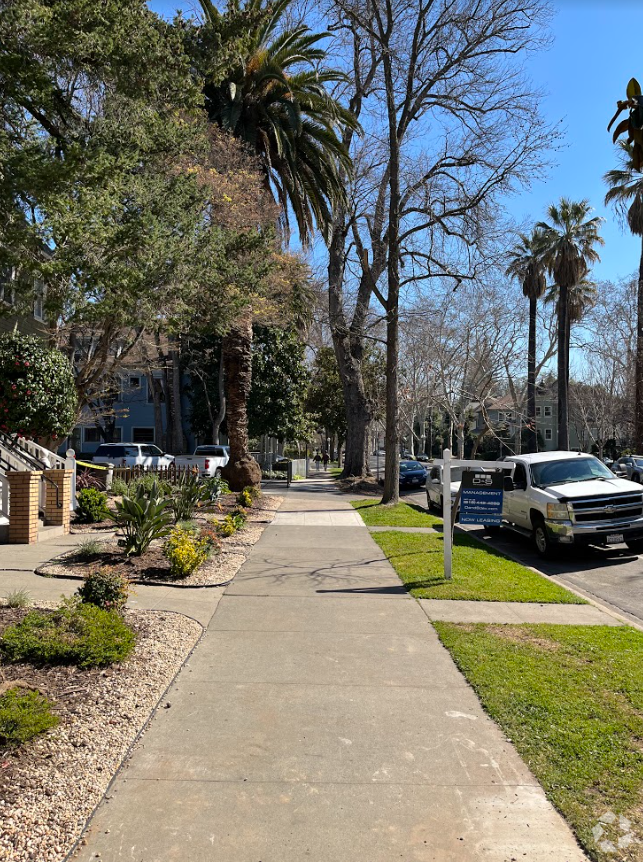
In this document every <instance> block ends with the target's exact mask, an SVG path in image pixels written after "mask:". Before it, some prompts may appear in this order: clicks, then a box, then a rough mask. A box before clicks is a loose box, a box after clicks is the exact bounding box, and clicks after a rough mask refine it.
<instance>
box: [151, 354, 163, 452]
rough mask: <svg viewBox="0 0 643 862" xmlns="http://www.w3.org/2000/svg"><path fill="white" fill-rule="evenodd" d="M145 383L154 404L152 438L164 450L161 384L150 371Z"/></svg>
mask: <svg viewBox="0 0 643 862" xmlns="http://www.w3.org/2000/svg"><path fill="white" fill-rule="evenodd" d="M147 385H148V387H149V390H150V392H151V394H152V403H153V404H154V439H155V440H156V445H157V446H159V447H160V448H161V449H163V451H165V449H166V448H167V447H166V445H165V437H164V434H163V411H162V409H161V393H162V391H163V385H162V383H161V381H160V380H159V378H158V377H154V374H153V373H152V371H148V373H147Z"/></svg>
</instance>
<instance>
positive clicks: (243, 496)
mask: <svg viewBox="0 0 643 862" xmlns="http://www.w3.org/2000/svg"><path fill="white" fill-rule="evenodd" d="M252 502H253V501H252V494H251V493H250V489H249V488H244V489H243V491H241V492H240V493H239V496H238V497H237V503H238V504H239V505H240V506H243V508H244V509H249V508H250V506H252Z"/></svg>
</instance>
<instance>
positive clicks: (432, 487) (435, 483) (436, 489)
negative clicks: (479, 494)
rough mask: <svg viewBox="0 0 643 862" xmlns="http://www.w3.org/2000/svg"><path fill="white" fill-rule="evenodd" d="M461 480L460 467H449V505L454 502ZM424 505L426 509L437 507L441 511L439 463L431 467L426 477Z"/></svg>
mask: <svg viewBox="0 0 643 862" xmlns="http://www.w3.org/2000/svg"><path fill="white" fill-rule="evenodd" d="M461 481H462V467H451V505H453V504H454V503H455V498H456V494H457V493H458V491H459V490H460V482H461ZM426 505H427V508H428V509H431V508H434V509H439V510H440V512H442V467H441V466H440V465H439V464H436V465H435V466H434V467H431V470H430V471H429V475H428V476H427V477H426Z"/></svg>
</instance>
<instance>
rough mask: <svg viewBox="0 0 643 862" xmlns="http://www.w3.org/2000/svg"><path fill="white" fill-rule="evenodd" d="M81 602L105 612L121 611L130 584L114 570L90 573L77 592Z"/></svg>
mask: <svg viewBox="0 0 643 862" xmlns="http://www.w3.org/2000/svg"><path fill="white" fill-rule="evenodd" d="M77 593H78V595H79V596H80V599H81V601H82V602H85V604H89V605H96V607H97V608H103V609H104V610H106V611H122V610H123V608H124V607H125V605H126V604H127V599H128V598H129V594H130V582H129V579H128V578H126V577H125V575H122V574H120V572H116V571H114V569H99V571H97V572H90V574H89V575H87V577H86V578H85V580H84V581H83V584H82V586H80V587H79V588H78V590H77Z"/></svg>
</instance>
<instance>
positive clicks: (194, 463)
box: [174, 445, 230, 479]
mask: <svg viewBox="0 0 643 862" xmlns="http://www.w3.org/2000/svg"><path fill="white" fill-rule="evenodd" d="M229 460H230V447H229V446H218V445H207V446H197V447H196V449H195V450H194V454H193V455H177V456H176V457H175V458H174V463H175V465H176V466H177V467H190V468H192V469H194V468H195V467H196V468H197V469H198V471H199V476H201V478H203V479H207V478H208V477H210V476H220V475H221V468H222V467H225V465H226V464H227V463H228V461H229Z"/></svg>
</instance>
